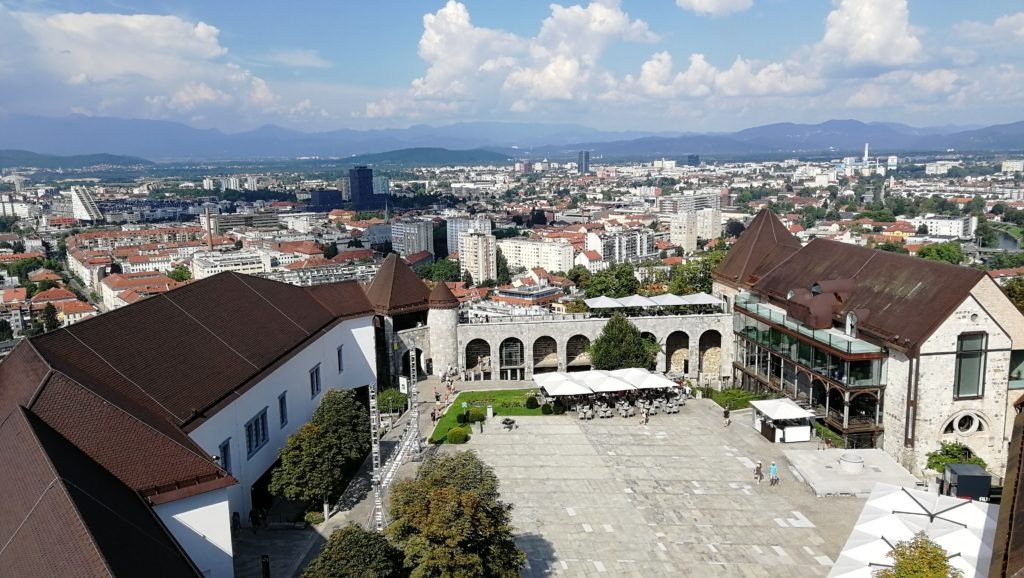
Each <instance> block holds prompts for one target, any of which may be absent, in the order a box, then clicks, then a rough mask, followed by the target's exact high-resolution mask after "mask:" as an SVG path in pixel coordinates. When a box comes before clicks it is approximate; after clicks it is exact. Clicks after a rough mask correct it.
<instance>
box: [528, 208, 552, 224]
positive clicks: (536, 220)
mask: <svg viewBox="0 0 1024 578" xmlns="http://www.w3.org/2000/svg"><path fill="white" fill-rule="evenodd" d="M530 224H531V225H541V226H543V225H547V224H548V218H547V216H546V215H545V214H544V210H543V209H534V210H532V211H530Z"/></svg>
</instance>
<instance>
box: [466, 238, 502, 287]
mask: <svg viewBox="0 0 1024 578" xmlns="http://www.w3.org/2000/svg"><path fill="white" fill-rule="evenodd" d="M497 256H498V252H497V245H496V243H495V239H494V235H488V234H487V233H481V232H479V231H470V232H468V233H462V234H461V235H459V273H460V274H463V275H465V274H466V271H469V274H470V275H472V276H473V282H474V283H480V282H481V281H486V280H487V279H496V278H497V277H498V260H497Z"/></svg>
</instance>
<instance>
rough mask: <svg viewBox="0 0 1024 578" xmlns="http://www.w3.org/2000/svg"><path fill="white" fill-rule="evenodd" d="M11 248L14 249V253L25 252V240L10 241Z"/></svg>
mask: <svg viewBox="0 0 1024 578" xmlns="http://www.w3.org/2000/svg"><path fill="white" fill-rule="evenodd" d="M11 250H12V251H14V252H15V253H24V252H25V242H24V241H20V240H19V241H15V242H13V243H11Z"/></svg>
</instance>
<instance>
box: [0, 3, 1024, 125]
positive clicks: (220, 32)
mask: <svg viewBox="0 0 1024 578" xmlns="http://www.w3.org/2000/svg"><path fill="white" fill-rule="evenodd" d="M207 4H209V5H207ZM1022 45H1024V9H1021V7H1020V6H1019V5H1016V4H1015V3H1013V2H1009V1H999V2H988V3H985V4H983V5H980V6H972V7H971V8H970V10H968V9H967V8H966V7H965V6H963V5H961V4H957V3H953V2H938V3H936V2H931V3H925V2H923V1H921V0H911V1H909V2H908V1H905V0H901V1H896V2H889V1H885V0H862V1H857V2H854V1H852V0H835V1H833V2H831V3H825V2H820V3H815V4H814V5H813V6H811V5H806V4H805V3H799V4H798V3H795V2H793V1H792V0H676V2H671V1H669V0H664V1H663V2H658V3H642V2H637V1H635V0H632V1H631V0H596V1H593V2H589V3H580V4H570V3H564V4H550V5H549V4H548V3H546V2H523V3H516V4H502V3H488V2H481V1H479V0H466V1H465V2H456V1H454V0H452V1H449V2H447V3H445V2H441V1H431V2H425V3H424V2H420V3H413V2H408V1H399V0H395V1H389V2H379V3H370V4H366V5H363V4H358V5H346V6H345V7H344V9H337V8H336V7H334V6H328V5H326V4H325V5H322V6H315V5H311V6H309V7H308V8H306V9H304V10H301V11H297V10H289V9H288V8H286V7H284V6H278V5H268V6H261V7H259V9H255V10H254V9H251V8H250V7H249V6H248V5H241V4H237V3H233V2H224V3H192V2H185V3H177V4H175V5H174V6H173V7H172V6H161V5H153V4H150V3H141V2H140V3H135V2H121V3H112V2H98V1H88V0H87V1H78V2H67V1H64V2H46V3H40V2H28V1H14V2H4V3H0V82H2V83H3V84H4V86H5V87H6V89H5V91H4V93H3V94H2V95H0V114H4V113H6V114H34V115H42V116H65V115H69V114H83V115H90V116H111V117H125V118H149V119H165V120H173V121H178V122H183V123H186V124H189V125H192V126H196V127H201V128H218V129H222V130H225V131H228V132H233V131H242V130H247V129H252V128H255V127H257V126H261V125H264V124H277V125H280V126H284V127H288V128H294V129H298V130H304V131H317V130H333V129H339V128H354V129H372V128H388V127H405V126H410V125H415V124H434V125H442V124H448V123H452V122H458V121H490V120H494V121H511V122H532V123H536V122H542V123H578V124H582V125H586V126H591V127H595V128H600V129H609V130H623V129H638V130H669V131H702V132H706V131H728V130H736V129H741V128H745V127H749V126H755V125H758V124H765V123H771V122H781V121H793V122H812V123H813V122H820V121H823V120H827V119H830V118H860V119H863V120H866V121H899V122H905V123H907V124H911V125H916V126H938V125H947V124H959V125H981V124H996V123H1001V122H1011V121H1015V120H1020V119H1019V118H1018V117H1017V116H1014V115H1017V114H1018V112H1017V111H1016V110H1015V107H1014V104H1015V103H1017V102H1020V99H1021V97H1022V96H1024V68H1022V67H1021V66H1019V65H1018V64H1017V63H1015V62H1014V60H1015V58H1014V57H1015V56H1016V55H1017V54H1019V52H1020V50H1021V48H1024V46H1022Z"/></svg>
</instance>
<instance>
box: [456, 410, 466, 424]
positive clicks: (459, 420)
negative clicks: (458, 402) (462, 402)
mask: <svg viewBox="0 0 1024 578" xmlns="http://www.w3.org/2000/svg"><path fill="white" fill-rule="evenodd" d="M468 420H469V418H467V417H466V414H464V413H462V412H461V411H460V412H459V413H457V414H455V421H456V422H457V423H459V424H460V425H461V424H464V423H466V422H467V421H468Z"/></svg>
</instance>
